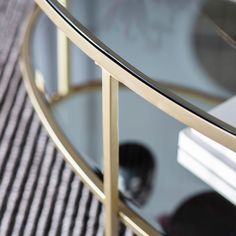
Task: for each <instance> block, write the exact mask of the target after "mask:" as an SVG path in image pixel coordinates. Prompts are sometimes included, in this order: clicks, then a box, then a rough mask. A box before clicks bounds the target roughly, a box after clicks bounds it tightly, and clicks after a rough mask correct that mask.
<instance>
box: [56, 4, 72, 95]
mask: <svg viewBox="0 0 236 236" xmlns="http://www.w3.org/2000/svg"><path fill="white" fill-rule="evenodd" d="M58 1H59V2H60V3H61V5H63V6H64V7H65V8H68V2H69V0H58ZM57 52H58V55H57V71H58V93H59V94H60V95H66V94H67V93H68V92H69V89H70V78H71V77H70V76H71V73H70V42H69V39H68V38H67V37H66V35H65V34H64V33H63V32H62V31H61V30H60V29H57Z"/></svg>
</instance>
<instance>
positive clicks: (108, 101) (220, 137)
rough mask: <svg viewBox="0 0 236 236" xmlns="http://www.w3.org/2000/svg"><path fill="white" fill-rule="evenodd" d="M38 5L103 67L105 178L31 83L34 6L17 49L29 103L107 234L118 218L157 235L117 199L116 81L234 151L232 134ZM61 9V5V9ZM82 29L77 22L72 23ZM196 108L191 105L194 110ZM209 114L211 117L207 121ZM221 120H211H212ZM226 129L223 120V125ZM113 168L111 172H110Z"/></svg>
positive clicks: (47, 6)
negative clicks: (86, 190) (97, 208)
mask: <svg viewBox="0 0 236 236" xmlns="http://www.w3.org/2000/svg"><path fill="white" fill-rule="evenodd" d="M36 2H37V4H38V5H39V6H40V7H41V8H42V10H43V11H44V12H45V13H46V14H47V15H48V16H49V18H50V19H51V20H52V21H53V22H54V23H55V25H56V26H57V27H59V28H60V29H61V30H62V31H63V32H64V33H65V34H66V36H67V37H68V38H69V39H70V40H71V41H72V42H73V43H75V44H76V45H77V46H78V47H79V48H80V49H81V50H82V51H83V52H84V53H86V54H87V55H88V56H89V57H90V58H91V59H93V60H94V61H95V62H96V63H97V64H98V65H99V66H100V67H101V69H102V71H103V109H104V110H103V120H104V123H103V124H104V125H103V129H104V133H103V135H104V157H105V160H106V162H105V163H106V166H105V173H104V174H105V176H104V177H105V180H104V187H105V192H104V191H103V184H102V182H101V181H100V180H99V179H98V178H97V176H96V175H95V174H94V173H93V171H92V170H91V169H90V168H89V167H88V166H87V164H86V163H85V162H84V161H83V160H82V159H81V158H80V157H79V156H78V154H77V153H76V151H75V150H74V149H73V148H72V147H71V145H70V144H69V142H68V140H67V139H66V138H65V137H64V135H63V134H62V133H61V131H60V128H59V127H58V126H57V124H55V122H54V120H53V117H52V114H51V111H50V110H49V109H48V107H47V104H46V102H45V100H44V99H43V97H42V95H41V93H40V91H39V90H38V89H37V87H36V85H35V82H34V81H33V78H34V75H33V71H32V66H31V60H30V54H29V52H30V51H29V45H30V38H31V33H32V28H33V24H34V22H35V20H36V18H37V17H38V14H39V10H36V12H35V13H34V14H33V16H32V17H31V20H30V23H29V27H28V30H27V32H26V36H25V43H24V45H23V49H22V59H23V60H22V62H23V63H22V64H21V65H22V71H23V74H24V79H25V84H26V87H27V90H28V93H29V95H30V97H31V100H32V103H33V105H34V107H35V109H36V111H37V112H38V114H39V116H40V119H41V120H42V122H43V124H44V126H45V127H46V129H47V131H48V133H49V134H50V136H51V137H52V139H53V140H54V142H55V143H56V145H57V146H58V148H59V149H60V150H61V152H62V153H63V155H64V157H65V159H66V160H67V162H68V163H69V164H70V165H71V166H72V168H73V169H74V171H75V173H76V174H78V175H79V176H81V178H82V180H83V181H84V182H85V183H86V184H87V185H88V186H89V187H90V189H91V190H92V192H93V193H94V194H95V195H97V196H98V198H99V199H100V201H102V202H103V203H104V205H105V212H106V215H107V217H108V218H107V219H108V221H107V222H106V235H107V236H111V235H112V236H113V235H116V233H117V216H118V215H119V218H120V219H121V220H122V221H123V222H124V223H125V224H126V225H127V226H129V227H131V229H132V230H133V231H134V232H135V233H136V234H137V235H142V236H143V235H145V236H146V235H153V236H154V235H160V234H159V233H158V232H157V231H156V230H155V229H154V228H152V227H151V226H150V225H149V224H147V223H146V222H145V221H144V220H143V219H141V218H140V217H139V216H137V214H135V213H134V212H133V211H132V210H130V209H129V208H128V207H127V206H125V205H124V204H123V203H122V202H120V201H119V199H118V193H117V178H118V131H117V130H118V127H117V117H118V114H117V112H118V111H117V91H118V83H122V84H124V85H125V86H126V87H128V88H129V89H130V90H132V91H134V92H135V93H137V94H138V95H139V96H141V97H143V98H144V99H145V100H147V101H148V102H149V103H151V104H153V105H154V106H156V107H157V108H158V109H160V110H162V111H164V112H165V113H167V114H169V115H170V116H172V117H173V118H175V119H176V120H178V121H180V122H181V123H184V124H186V125H187V126H190V127H192V128H194V129H196V130H198V131H199V132H201V133H202V134H204V135H206V136H208V137H209V138H211V139H213V140H215V141H217V142H218V143H221V144H222V145H224V146H226V147H228V148H229V149H231V150H233V151H236V137H235V135H233V134H231V133H230V132H227V131H226V130H224V129H222V128H220V127H218V126H217V125H215V124H213V123H211V122H209V121H208V120H206V119H204V118H202V117H200V116H198V115H197V114H195V113H194V112H192V111H191V110H188V109H186V108H184V107H183V106H181V105H180V104H179V103H176V102H175V101H173V100H172V99H170V98H168V97H167V96H165V95H163V94H162V93H161V92H158V91H156V90H154V89H153V88H151V87H150V86H148V85H147V84H145V83H144V82H142V81H141V80H138V79H137V78H136V77H135V76H134V75H133V74H131V73H130V72H129V71H127V70H126V69H124V68H123V67H121V66H120V65H119V64H117V63H116V62H114V61H113V60H111V59H110V58H109V57H107V56H106V55H105V54H103V53H102V52H101V51H99V50H98V49H97V48H96V47H94V46H93V45H92V44H91V43H90V42H88V41H87V40H86V39H85V38H84V37H82V36H81V35H80V34H78V32H76V30H75V29H74V28H73V27H72V26H71V25H70V24H68V23H67V22H66V21H65V20H64V19H63V17H62V16H61V15H59V14H58V13H57V12H56V11H55V9H53V8H52V7H51V5H50V4H49V3H48V2H47V1H45V0H36ZM61 9H62V11H65V9H64V8H63V7H62V8H61ZM77 23H78V25H79V26H80V27H82V26H81V25H80V24H79V22H77ZM195 110H196V108H195ZM213 119H214V118H213V117H211V120H213ZM217 122H218V123H222V122H220V121H218V120H217V119H215V123H217ZM224 125H225V126H226V127H227V124H224ZM111 170H114V171H111Z"/></svg>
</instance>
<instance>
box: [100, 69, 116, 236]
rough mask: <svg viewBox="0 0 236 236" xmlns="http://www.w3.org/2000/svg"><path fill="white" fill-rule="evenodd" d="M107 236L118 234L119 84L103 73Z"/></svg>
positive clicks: (105, 72)
mask: <svg viewBox="0 0 236 236" xmlns="http://www.w3.org/2000/svg"><path fill="white" fill-rule="evenodd" d="M102 73H103V75H102V100H103V101H102V105H103V153H104V192H105V235H106V236H116V235H117V233H118V169H119V159H118V155H119V154H118V152H119V143H118V89H119V87H118V86H119V84H118V83H119V82H118V81H117V80H115V79H114V78H112V76H111V75H110V74H109V73H108V72H107V71H105V70H103V71H102Z"/></svg>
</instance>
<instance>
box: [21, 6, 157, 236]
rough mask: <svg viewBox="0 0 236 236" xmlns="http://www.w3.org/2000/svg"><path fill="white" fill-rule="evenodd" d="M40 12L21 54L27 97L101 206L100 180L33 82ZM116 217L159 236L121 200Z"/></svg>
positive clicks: (32, 19) (32, 21) (31, 21)
mask: <svg viewBox="0 0 236 236" xmlns="http://www.w3.org/2000/svg"><path fill="white" fill-rule="evenodd" d="M40 13H41V11H40V9H39V8H38V7H36V8H35V11H34V12H33V14H32V15H31V16H30V19H29V20H28V27H27V30H26V33H25V36H24V43H23V46H22V51H21V60H20V66H21V71H22V76H23V80H24V82H25V86H26V89H27V92H28V95H29V97H30V99H31V102H32V104H33V106H34V109H35V110H36V112H37V114H38V116H39V117H40V120H41V122H42V123H43V125H44V127H45V128H46V130H47V132H48V133H49V135H50V137H51V138H52V140H53V141H54V143H55V144H56V146H57V148H58V149H59V150H60V151H61V153H62V154H63V157H64V158H65V160H66V161H67V163H68V164H69V165H70V166H71V167H72V169H73V170H74V172H75V173H76V174H77V175H79V176H80V177H81V180H82V181H83V182H84V183H85V184H86V185H87V186H88V187H89V189H90V190H91V191H92V192H93V193H94V194H95V196H97V197H98V199H99V200H100V201H101V202H102V203H104V201H105V195H104V191H103V183H102V181H101V180H100V179H99V178H98V177H97V176H96V174H95V173H94V172H93V171H92V170H91V169H90V167H89V166H88V165H87V164H86V163H85V161H84V160H82V159H81V158H80V157H79V155H78V153H77V152H76V151H75V149H74V148H73V147H72V146H71V145H70V143H69V141H68V140H67V138H65V136H64V134H63V133H62V132H61V130H60V127H59V126H58V125H57V124H56V123H55V121H54V119H53V115H52V113H51V111H50V109H49V108H48V107H47V105H48V103H47V101H46V100H45V99H44V98H43V96H42V93H41V92H40V90H38V88H37V86H36V84H35V82H34V79H33V78H34V73H33V70H32V63H31V62H32V61H31V58H30V52H31V50H30V42H31V36H32V31H33V28H34V25H35V23H36V21H37V18H38V17H39V15H40ZM119 218H120V220H121V221H122V222H123V223H124V224H125V225H127V226H128V227H130V228H131V229H132V230H133V231H134V233H136V234H137V235H140V236H148V235H153V236H155V235H156V236H161V234H160V233H158V232H157V231H156V230H155V229H154V228H153V227H152V226H150V225H149V224H148V223H147V222H146V221H144V220H143V219H142V218H141V217H140V216H139V215H137V214H136V213H135V212H134V211H133V210H131V209H130V208H128V207H127V206H126V205H125V204H124V203H123V202H121V201H119Z"/></svg>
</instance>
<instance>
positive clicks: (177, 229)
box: [158, 192, 236, 236]
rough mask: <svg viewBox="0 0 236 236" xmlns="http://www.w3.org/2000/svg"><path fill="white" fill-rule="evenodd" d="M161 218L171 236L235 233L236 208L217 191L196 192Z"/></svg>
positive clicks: (213, 235) (230, 234)
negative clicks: (196, 193) (171, 212)
mask: <svg viewBox="0 0 236 236" xmlns="http://www.w3.org/2000/svg"><path fill="white" fill-rule="evenodd" d="M158 220H159V222H160V223H161V225H162V227H163V228H164V230H165V231H166V232H167V235H168V236H199V235H201V236H234V235H236V223H235V220H236V207H235V206H234V205H232V204H231V203H230V202H228V201H227V200H225V199H224V198H223V197H222V196H220V195H219V194H217V193H215V192H205V193H201V194H198V195H195V196H193V197H191V198H189V199H187V200H185V201H184V202H183V203H181V204H180V205H179V206H178V208H177V209H176V211H175V212H174V213H173V214H171V215H170V216H162V217H159V219H158Z"/></svg>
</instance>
